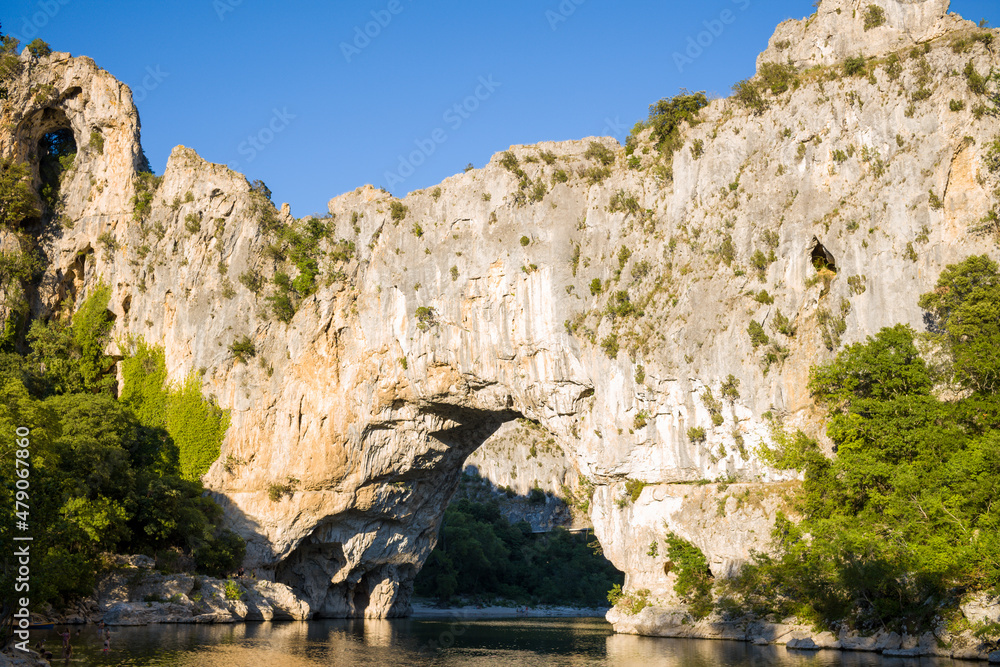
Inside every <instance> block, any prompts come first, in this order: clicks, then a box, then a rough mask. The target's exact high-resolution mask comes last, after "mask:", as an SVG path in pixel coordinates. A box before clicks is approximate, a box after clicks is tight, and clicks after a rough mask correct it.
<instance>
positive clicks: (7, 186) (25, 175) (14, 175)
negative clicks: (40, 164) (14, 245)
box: [0, 158, 40, 231]
mask: <svg viewBox="0 0 1000 667" xmlns="http://www.w3.org/2000/svg"><path fill="white" fill-rule="evenodd" d="M30 182H31V170H30V168H29V167H28V165H27V164H24V163H19V162H14V161H13V160H12V159H10V158H2V159H0V228H3V229H7V230H9V231H17V230H19V229H20V228H21V227H22V226H23V225H24V222H25V221H26V220H28V219H30V218H35V217H37V216H38V215H39V214H40V213H39V211H38V208H37V207H36V206H35V195H34V193H33V192H32V191H31V186H30Z"/></svg>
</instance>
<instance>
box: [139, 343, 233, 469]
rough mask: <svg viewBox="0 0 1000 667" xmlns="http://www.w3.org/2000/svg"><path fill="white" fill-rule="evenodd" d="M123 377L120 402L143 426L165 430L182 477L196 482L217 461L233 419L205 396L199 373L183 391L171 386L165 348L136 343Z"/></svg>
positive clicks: (193, 376) (184, 385)
mask: <svg viewBox="0 0 1000 667" xmlns="http://www.w3.org/2000/svg"><path fill="white" fill-rule="evenodd" d="M122 376H123V377H124V378H125V386H124V388H123V389H122V393H121V401H122V403H124V404H126V405H128V406H129V407H130V408H131V409H132V410H133V412H134V413H135V414H136V416H137V417H138V418H139V421H140V422H141V423H142V424H143V425H144V426H148V427H151V428H161V429H165V430H166V432H167V433H168V434H169V436H170V438H171V439H172V440H173V441H174V443H175V444H176V447H177V464H178V469H179V471H180V474H181V476H182V477H184V478H185V479H189V480H196V479H198V478H199V477H201V476H202V475H204V474H205V472H207V471H208V468H209V466H211V465H212V463H213V462H214V461H215V460H216V459H217V458H219V451H220V450H221V448H222V439H223V437H224V436H225V435H226V429H227V428H228V427H229V415H228V414H227V413H226V412H224V411H222V410H220V409H219V407H218V405H216V403H215V401H214V400H212V399H206V398H205V397H203V396H202V395H201V380H200V379H199V376H198V374H197V373H193V372H192V373H191V374H190V375H188V377H187V378H186V379H185V380H184V382H183V383H181V384H180V385H179V386H171V385H169V384H168V383H167V382H166V378H167V369H166V362H165V359H164V354H163V348H159V347H150V346H148V345H147V344H146V343H145V342H144V341H142V340H137V341H134V342H133V344H132V350H131V354H130V355H129V357H128V358H127V359H125V360H124V361H123V362H122Z"/></svg>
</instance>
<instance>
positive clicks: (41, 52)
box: [28, 37, 52, 58]
mask: <svg viewBox="0 0 1000 667" xmlns="http://www.w3.org/2000/svg"><path fill="white" fill-rule="evenodd" d="M28 51H29V52H30V53H31V55H32V56H34V57H35V58H43V57H45V56H48V55H51V54H52V49H51V48H50V47H49V45H48V44H47V43H46V42H45V41H43V40H42V39H41V38H40V37H36V38H35V39H33V40H31V42H29V43H28Z"/></svg>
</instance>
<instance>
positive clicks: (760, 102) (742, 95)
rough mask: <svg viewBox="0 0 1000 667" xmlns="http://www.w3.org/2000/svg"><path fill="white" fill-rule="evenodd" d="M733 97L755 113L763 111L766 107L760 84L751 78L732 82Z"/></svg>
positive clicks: (758, 113)
mask: <svg viewBox="0 0 1000 667" xmlns="http://www.w3.org/2000/svg"><path fill="white" fill-rule="evenodd" d="M733 99H735V100H736V102H737V103H739V104H740V105H742V106H743V107H744V108H745V109H747V110H749V111H751V112H752V113H754V114H756V115H760V114H762V113H764V112H765V111H767V108H768V103H767V100H765V99H764V95H763V94H761V91H760V86H759V85H758V84H757V83H756V82H755V81H753V80H752V79H744V80H743V81H738V82H736V83H735V84H733Z"/></svg>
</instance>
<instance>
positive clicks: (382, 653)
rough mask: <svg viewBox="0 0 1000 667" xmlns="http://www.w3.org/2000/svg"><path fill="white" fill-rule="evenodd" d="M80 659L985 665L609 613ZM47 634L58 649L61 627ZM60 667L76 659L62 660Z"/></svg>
mask: <svg viewBox="0 0 1000 667" xmlns="http://www.w3.org/2000/svg"><path fill="white" fill-rule="evenodd" d="M72 632H73V640H72V643H73V647H74V654H73V658H72V659H71V660H70V662H69V664H71V665H136V666H139V665H142V666H146V665H149V666H153V665H156V666H160V665H162V666H164V667H182V666H183V667H313V666H314V665H352V666H353V665H376V666H378V667H396V666H397V665H399V666H402V665H405V666H407V667H423V666H425V665H426V666H429V665H434V666H436V667H440V666H449V665H472V666H474V667H494V666H497V665H502V666H503V667H533V666H535V665H572V666H574V667H576V666H590V665H626V666H635V667H639V666H642V667H661V666H662V667H667V666H670V667H673V666H675V665H676V666H678V667H681V666H683V667H722V666H730V665H732V666H736V665H760V666H764V665H767V666H772V665H773V666H776V667H785V666H793V665H794V666H806V665H809V666H817V667H818V666H821V665H822V666H827V665H838V666H840V665H849V666H852V667H855V666H856V667H869V666H870V667H876V666H877V667H890V666H891V667H918V666H919V667H925V666H926V667H930V666H934V667H937V666H943V665H949V666H951V665H954V666H956V667H957V666H958V665H964V666H966V667H972V666H973V665H975V664H977V663H974V662H973V663H968V662H958V661H951V660H932V659H927V658H924V659H913V658H910V659H892V658H886V659H882V658H880V657H879V656H876V655H871V654H866V653H848V652H839V651H820V652H817V653H800V652H793V651H786V650H785V647H783V646H751V645H748V644H745V643H743V642H729V641H706V640H694V639H657V638H650V637H633V636H629V635H616V634H614V633H612V631H611V626H610V625H608V624H607V623H605V622H604V621H603V620H601V619H593V618H586V619H511V620H495V619H492V620H488V621H464V620H462V619H461V618H456V619H455V620H454V621H453V622H449V621H430V620H415V619H413V620H395V621H310V622H301V623H248V624H238V625H152V626H144V627H127V628H112V631H111V652H110V653H103V652H102V647H103V642H102V641H100V640H98V638H97V629H96V628H95V626H93V625H88V626H83V628H82V634H81V635H80V636H79V637H77V636H76V628H75V627H74V628H72ZM41 637H46V638H47V640H46V647H47V648H48V649H49V650H52V651H53V653H55V652H56V650H57V649H59V647H60V646H61V640H60V639H59V638H58V637H57V636H56V635H55V631H44V632H33V633H32V640H31V641H32V644H34V643H35V642H36V641H38V639H40V638H41ZM52 664H53V665H63V664H66V663H65V661H63V660H61V659H55V660H53V662H52Z"/></svg>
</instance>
